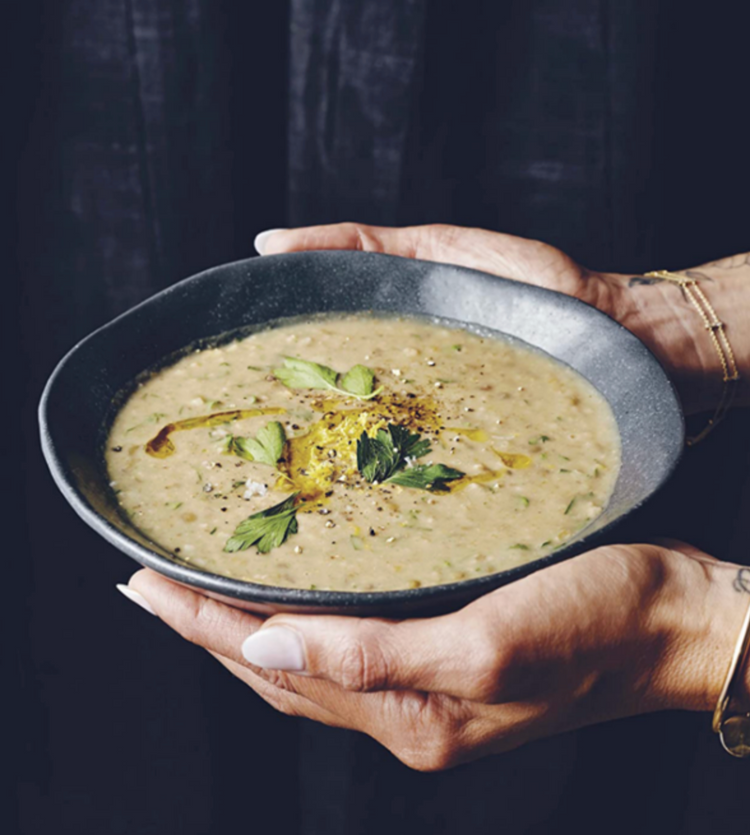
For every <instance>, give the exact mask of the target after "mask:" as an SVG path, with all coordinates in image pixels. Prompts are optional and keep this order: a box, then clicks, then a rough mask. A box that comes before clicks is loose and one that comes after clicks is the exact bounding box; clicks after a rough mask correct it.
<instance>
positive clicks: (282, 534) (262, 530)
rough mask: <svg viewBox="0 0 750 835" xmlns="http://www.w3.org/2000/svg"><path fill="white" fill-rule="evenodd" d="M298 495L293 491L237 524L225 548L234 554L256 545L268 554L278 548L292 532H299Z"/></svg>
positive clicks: (260, 550) (261, 551)
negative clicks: (281, 500) (296, 504)
mask: <svg viewBox="0 0 750 835" xmlns="http://www.w3.org/2000/svg"><path fill="white" fill-rule="evenodd" d="M298 495H299V494H298V493H292V495H291V496H289V497H288V498H286V499H284V501H283V502H280V503H279V504H276V505H274V506H273V507H269V508H267V509H266V510H261V511H260V512H259V513H253V515H252V516H248V517H247V519H245V520H244V521H242V522H240V524H239V525H237V528H236V529H235V531H234V533H233V534H232V536H231V537H230V538H229V539H228V540H227V544H226V545H225V546H224V550H225V551H226V552H227V553H229V554H232V553H234V552H235V551H245V550H246V549H248V548H250V546H252V545H256V546H257V548H258V552H259V553H261V554H267V553H268V552H269V551H270V550H271V549H272V548H277V547H278V546H279V545H281V544H282V543H283V542H285V541H286V538H287V537H288V536H289V535H290V534H293V533H297V507H296V506H295V501H296V499H297V496H298Z"/></svg>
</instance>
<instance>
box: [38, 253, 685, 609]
mask: <svg viewBox="0 0 750 835" xmlns="http://www.w3.org/2000/svg"><path fill="white" fill-rule="evenodd" d="M339 252H341V253H345V254H346V255H348V256H351V255H352V254H356V255H357V256H358V257H359V256H363V257H367V258H369V259H371V260H372V259H375V260H381V259H389V260H395V261H404V260H408V261H410V262H416V263H417V264H424V265H429V266H431V267H434V266H436V265H440V263H441V262H432V261H424V260H422V259H413V258H409V259H405V258H402V257H400V256H394V255H388V254H385V253H364V252H358V251H354V250H342V251H338V250H324V251H318V250H312V251H304V252H300V253H283V254H279V255H268V256H263V260H264V261H266V260H269V261H270V260H281V259H289V258H290V256H291V257H294V256H304V257H310V256H313V257H315V256H316V255H320V254H325V255H326V256H328V257H330V256H332V255H333V256H334V257H335V256H336V254H338V253H339ZM257 258H258V256H254V257H250V258H241V259H238V260H236V261H231V262H227V263H225V264H218V265H216V266H214V267H210V268H208V269H206V270H202V271H201V272H199V273H195V274H194V275H191V276H188V277H187V278H184V279H181V280H180V281H177V282H175V283H174V284H171V285H170V286H168V287H166V288H164V289H163V290H160V291H159V292H157V293H154V294H153V295H151V296H149V297H148V298H146V299H144V300H143V301H141V302H139V303H138V304H136V305H134V306H133V307H130V308H128V309H127V310H125V311H123V312H122V313H120V314H119V315H117V316H115V317H114V318H113V319H111V320H109V321H108V322H105V323H104V324H103V325H101V326H99V327H98V328H96V329H95V330H93V331H92V332H91V333H89V334H88V335H87V336H85V337H83V338H82V339H80V340H79V341H78V342H76V343H75V344H74V345H73V347H72V348H70V350H68V351H67V353H66V354H65V355H64V356H63V357H62V359H61V360H60V361H59V362H58V363H57V365H56V366H55V368H54V370H53V371H52V373H51V374H50V376H49V378H48V380H47V382H46V384H45V386H44V390H43V392H42V395H41V398H40V401H39V406H38V412H37V413H38V419H39V430H40V442H41V449H42V453H43V456H44V458H45V460H46V462H47V465H48V467H49V470H50V473H51V475H52V478H53V480H54V482H55V484H56V486H57V488H58V489H59V490H60V492H61V493H62V495H63V497H64V498H65V499H66V501H67V502H68V503H69V504H70V505H71V507H72V508H73V510H74V511H75V512H76V513H77V515H78V516H79V517H80V518H81V519H82V520H83V521H84V522H85V523H86V524H87V525H88V526H89V527H91V528H92V529H93V530H95V531H96V532H97V533H98V534H99V535H100V536H102V537H103V538H104V539H105V540H106V541H107V542H109V543H110V544H111V545H113V546H114V547H115V548H117V549H118V550H120V551H121V552H123V553H124V554H126V555H127V556H129V557H131V558H132V559H134V560H135V561H136V562H137V563H139V564H140V565H142V566H144V567H146V568H151V569H153V570H154V571H156V572H158V573H159V574H162V575H163V576H166V577H167V578H169V579H170V580H173V581H175V582H178V583H180V584H183V585H186V586H188V587H191V588H193V589H203V590H205V591H208V592H211V593H212V594H215V595H219V596H224V597H228V598H232V599H234V600H238V601H246V602H249V603H258V604H261V605H263V604H265V605H271V606H274V605H280V606H289V607H294V608H296V609H298V610H301V609H303V608H306V609H308V610H309V611H315V610H320V611H321V612H322V611H324V610H328V609H336V610H346V609H352V610H354V609H360V608H361V609H368V610H369V609H373V610H376V609H381V610H386V609H388V608H391V607H398V604H414V603H416V602H417V601H418V602H419V603H420V604H423V605H424V607H428V606H429V604H430V603H438V602H440V601H444V600H450V599H451V598H456V597H466V598H467V599H468V598H476V597H479V596H480V594H481V593H483V592H484V591H487V592H488V591H491V590H493V589H495V588H497V587H499V586H502V585H505V584H507V583H511V582H513V581H515V580H518V579H521V578H522V577H525V576H527V575H529V574H532V573H535V572H536V571H539V570H541V569H543V568H547V567H548V566H551V565H554V564H556V563H558V562H562V561H563V560H566V559H569V558H571V557H573V556H575V555H577V554H580V553H583V552H584V551H588V550H590V549H591V548H592V547H594V546H595V545H596V544H597V542H599V541H600V540H601V539H602V538H604V536H605V535H606V534H607V533H608V532H609V531H610V530H611V529H612V528H613V527H615V526H616V525H618V524H620V522H621V521H622V519H623V518H624V517H623V516H619V517H617V518H615V519H613V520H611V521H610V522H608V523H607V524H606V525H603V526H602V527H601V528H599V529H598V530H596V531H593V532H592V533H590V534H586V535H584V536H583V537H581V538H580V539H577V540H576V541H575V542H573V543H571V544H569V545H566V546H562V547H561V548H559V549H557V550H555V551H553V552H552V553H551V554H549V555H546V556H543V557H539V558H538V559H536V560H532V561H531V562H528V563H525V564H523V565H519V566H514V567H512V568H507V569H504V570H502V571H498V572H495V573H493V574H487V575H483V576H482V577H474V578H469V579H464V580H458V581H454V582H451V583H443V584H440V585H433V586H422V587H419V588H414V589H412V588H409V589H393V590H386V591H341V590H338V591H337V590H325V589H299V588H289V587H285V586H271V585H265V584H262V583H253V582H251V581H248V580H238V579H236V578H233V577H227V576H224V575H221V574H215V573H213V572H209V571H204V570H202V569H199V568H193V567H190V566H188V565H185V564H182V563H179V562H175V561H173V560H172V559H170V558H168V557H165V556H163V555H161V554H159V553H158V552H156V551H153V550H151V549H149V548H146V547H145V546H143V545H141V544H140V543H139V542H137V541H136V540H134V539H132V538H131V537H129V536H127V535H126V534H125V533H123V532H122V531H120V530H119V529H118V528H117V527H115V526H114V525H113V524H112V523H111V522H109V520H107V519H106V518H105V517H104V516H102V515H101V514H100V513H99V512H98V511H97V510H95V508H94V507H93V506H92V505H91V504H90V503H89V502H88V500H87V499H86V497H85V496H84V495H83V494H82V493H81V492H80V490H79V489H78V487H77V486H76V484H75V480H74V478H73V476H72V474H71V472H70V469H69V467H68V464H67V463H66V461H65V459H64V458H63V455H62V453H61V451H60V450H59V449H58V447H57V445H56V443H55V440H54V438H53V432H52V430H51V428H50V415H49V404H50V398H51V395H52V391H53V390H54V388H55V386H56V383H57V381H58V379H59V378H60V376H61V375H62V374H63V372H64V371H65V369H66V368H67V366H68V365H69V364H70V363H71V362H72V361H73V360H74V358H75V356H76V354H77V353H78V352H79V350H80V349H82V348H83V347H84V346H85V345H87V344H89V343H90V342H92V341H94V340H96V339H97V338H98V337H99V335H100V334H102V333H103V332H105V331H107V330H109V329H110V328H111V327H112V326H113V325H115V324H116V323H118V322H120V321H122V320H124V319H127V318H129V317H131V316H134V315H136V314H137V312H138V311H139V310H140V309H141V308H143V307H145V306H147V305H149V304H151V303H152V302H153V301H154V300H155V299H157V298H159V299H161V298H164V297H166V296H169V295H170V294H171V293H173V292H174V291H176V290H177V289H178V288H181V287H184V286H185V285H186V284H189V283H192V282H193V281H197V280H199V279H206V278H209V277H210V276H212V275H213V274H215V273H219V274H221V273H223V272H224V271H226V270H227V269H229V268H236V267H241V266H243V265H246V264H247V263H248V262H252V261H256V260H257ZM444 266H448V267H451V268H453V269H458V270H460V271H462V272H468V273H472V274H475V275H478V276H483V277H484V278H490V279H492V280H493V281H495V280H496V281H500V282H511V283H513V284H514V285H521V286H522V287H524V292H531V293H532V295H533V294H537V293H541V294H545V295H546V294H552V295H554V296H558V297H562V298H563V299H565V300H566V304H573V305H582V306H584V307H587V308H589V310H590V311H592V314H589V315H594V316H601V317H604V318H605V319H608V320H609V321H610V323H611V324H612V325H614V326H616V328H617V329H619V330H621V331H624V332H625V333H627V334H628V335H629V337H631V338H632V339H634V340H635V341H636V342H637V343H638V344H639V346H640V347H641V349H642V351H643V352H644V355H645V356H647V357H648V359H647V362H652V363H654V364H655V366H656V367H657V368H658V369H659V372H660V373H661V375H662V376H663V378H664V381H665V382H666V383H667V388H668V390H669V391H670V392H671V394H672V396H673V398H674V401H675V405H676V406H677V408H676V414H677V416H678V422H679V443H676V444H675V445H674V449H672V450H669V452H668V455H667V462H666V465H665V466H664V469H663V472H662V473H661V476H660V478H659V481H658V484H657V485H656V487H654V489H653V490H652V491H651V492H650V493H649V494H648V496H646V497H644V498H643V499H641V500H640V501H639V502H637V503H636V504H634V505H632V506H631V507H629V508H628V510H627V511H626V513H625V514H624V516H629V515H630V514H632V513H633V512H634V511H635V510H637V509H638V508H640V507H641V506H642V505H643V504H645V503H646V502H648V501H650V500H651V499H652V498H653V497H654V496H655V495H656V494H657V493H658V492H660V491H661V490H662V489H663V487H664V486H665V484H666V483H667V482H668V481H669V480H670V478H671V477H672V475H673V473H674V471H675V469H676V468H677V465H678V464H679V462H680V459H681V457H682V454H683V451H684V447H685V417H684V413H683V410H682V407H681V402H680V398H679V395H678V393H677V390H676V388H675V385H674V383H673V381H672V380H671V378H670V377H669V375H668V374H667V373H666V371H665V370H664V368H663V366H662V365H661V362H660V361H659V359H658V358H657V357H656V356H655V354H654V353H653V351H651V349H650V348H649V347H648V346H647V345H645V344H644V343H643V342H642V341H641V340H640V339H638V337H637V336H636V335H635V334H634V333H633V332H632V331H630V330H628V329H627V328H626V327H625V326H624V325H622V324H621V323H620V322H618V321H617V320H616V319H614V318H613V317H611V316H609V315H608V314H607V313H604V312H603V311H601V310H599V309H598V308H596V307H594V306H593V305H590V304H588V303H587V302H584V301H581V300H580V299H577V298H575V297H573V296H569V295H567V294H565V293H560V292H558V291H555V290H551V289H549V288H546V287H541V286H538V285H534V284H527V283H525V282H520V281H515V280H514V279H509V278H505V277H503V276H496V275H493V274H492V273H486V272H484V271H482V270H476V269H472V268H470V267H463V266H461V265H455V264H445V265H444ZM455 321H456V322H457V324H459V325H461V324H464V325H470V324H471V323H470V322H467V321H466V320H460V319H456V320H455ZM260 324H261V326H262V323H260ZM495 330H498V332H500V333H502V331H500V330H499V329H495ZM216 335H217V336H219V334H216ZM513 338H514V339H517V337H513ZM532 347H535V346H533V345H532ZM553 359H554V357H553ZM592 385H593V384H592ZM142 536H143V537H144V538H145V539H148V537H147V535H146V534H145V533H142ZM154 544H155V545H158V544H157V543H154ZM158 547H160V546H158Z"/></svg>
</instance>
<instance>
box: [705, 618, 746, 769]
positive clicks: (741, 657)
mask: <svg viewBox="0 0 750 835" xmlns="http://www.w3.org/2000/svg"><path fill="white" fill-rule="evenodd" d="M749 650H750V606H748V607H747V614H746V615H745V620H744V622H743V624H742V629H740V636H739V638H738V640H737V646H736V647H735V648H734V654H733V655H732V660H731V662H730V664H729V669H728V670H727V675H726V679H725V681H724V686H723V687H722V688H721V695H720V696H719V701H718V702H717V703H716V709H715V710H714V716H713V721H712V723H711V727H712V729H713V732H714V733H716V734H718V735H719V739H720V740H721V744H722V745H723V746H724V750H725V751H727V752H728V753H729V754H731V755H732V756H733V757H750V713H737V714H733V715H730V716H727V709H728V708H729V703H730V701H731V700H732V690H733V688H734V686H735V684H736V683H737V681H738V680H739V678H740V674H741V672H742V669H743V667H744V662H745V659H746V658H747V655H748V651H749Z"/></svg>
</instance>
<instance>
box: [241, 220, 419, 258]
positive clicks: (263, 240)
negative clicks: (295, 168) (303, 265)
mask: <svg viewBox="0 0 750 835" xmlns="http://www.w3.org/2000/svg"><path fill="white" fill-rule="evenodd" d="M427 228H428V227H419V226H412V227H406V228H403V229H393V228H389V227H386V226H368V225H367V224H364V223H333V224H329V225H327V226H304V227H300V228H298V229H268V230H266V231H264V232H260V233H259V234H258V235H256V237H255V241H254V246H255V249H256V250H257V251H258V253H259V254H260V255H276V254H278V253H281V252H301V251H305V250H313V249H356V250H361V251H363V252H385V253H387V254H389V255H401V256H404V257H406V258H416V257H423V258H424V257H426V255H425V238H426V237H427V236H426V235H425V232H424V230H425V229H427ZM420 240H421V241H422V246H421V249H422V252H421V253H420V254H418V253H419V249H420V243H419V242H420Z"/></svg>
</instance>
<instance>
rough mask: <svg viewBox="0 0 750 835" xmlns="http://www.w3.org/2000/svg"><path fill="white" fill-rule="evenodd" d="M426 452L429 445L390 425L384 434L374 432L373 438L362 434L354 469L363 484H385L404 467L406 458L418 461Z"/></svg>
mask: <svg viewBox="0 0 750 835" xmlns="http://www.w3.org/2000/svg"><path fill="white" fill-rule="evenodd" d="M430 449H431V447H430V442H429V441H427V440H421V439H420V437H419V435H414V434H412V433H411V432H409V430H408V429H405V428H404V427H403V426H397V425H396V424H393V423H391V424H389V425H388V427H387V430H386V429H378V431H377V433H376V434H375V437H374V438H371V437H370V436H369V435H368V434H367V433H366V432H363V433H362V434H361V435H360V436H359V440H358V441H357V469H358V470H359V471H360V473H362V476H363V477H364V479H365V481H369V482H373V481H379V482H382V481H386V480H387V479H388V478H390V476H392V475H393V474H394V473H395V472H396V470H398V469H399V468H401V467H403V466H404V465H405V464H406V459H407V458H421V457H422V456H423V455H427V453H428V452H429V451H430Z"/></svg>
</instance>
